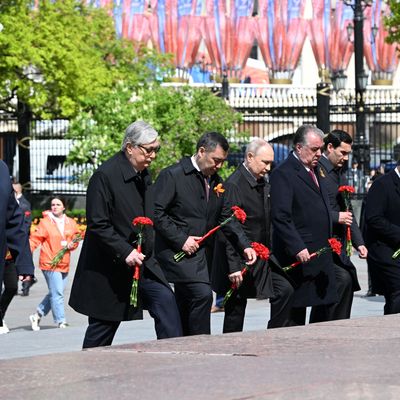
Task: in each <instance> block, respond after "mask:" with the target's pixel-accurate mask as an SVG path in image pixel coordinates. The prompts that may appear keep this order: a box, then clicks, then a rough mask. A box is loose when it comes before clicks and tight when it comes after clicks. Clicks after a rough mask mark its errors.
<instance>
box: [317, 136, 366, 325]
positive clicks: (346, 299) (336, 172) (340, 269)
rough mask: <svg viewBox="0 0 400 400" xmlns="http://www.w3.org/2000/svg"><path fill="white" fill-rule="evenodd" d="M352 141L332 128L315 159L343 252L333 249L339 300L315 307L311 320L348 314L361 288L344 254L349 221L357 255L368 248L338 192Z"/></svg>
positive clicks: (361, 254) (341, 316) (342, 182)
mask: <svg viewBox="0 0 400 400" xmlns="http://www.w3.org/2000/svg"><path fill="white" fill-rule="evenodd" d="M352 143H353V139H352V138H351V136H350V135H349V134H348V133H346V132H344V131H342V130H334V131H332V132H331V133H329V134H328V135H327V136H325V138H324V152H323V154H322V157H321V158H320V159H319V163H318V174H319V182H320V184H321V185H322V186H325V187H326V189H327V191H328V194H329V199H330V204H331V218H332V222H333V235H334V236H335V237H337V238H339V239H340V241H341V242H342V252H341V254H340V256H339V255H337V254H336V253H333V262H334V264H335V275H336V284H337V289H338V297H339V301H338V302H337V303H335V304H332V305H329V306H317V307H314V308H313V316H312V319H313V321H314V322H317V321H332V320H337V319H348V318H350V314H351V306H352V304H353V293H354V292H355V291H358V290H360V289H361V287H360V284H359V283H358V278H357V270H356V268H355V266H354V265H353V263H352V262H351V260H350V257H348V255H347V254H346V229H347V226H348V225H350V230H351V239H352V243H353V246H354V247H355V248H356V249H357V251H358V253H359V256H360V258H367V254H368V251H367V248H366V247H365V245H364V239H363V237H362V234H361V231H360V228H359V227H358V224H357V221H356V220H355V219H354V218H353V214H352V209H350V211H346V204H345V200H344V198H343V195H342V194H341V193H340V192H339V187H340V186H347V185H348V182H347V178H346V174H345V172H344V171H343V165H344V164H345V163H346V162H347V161H348V159H349V154H350V153H351V145H352Z"/></svg>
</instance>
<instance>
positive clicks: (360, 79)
mask: <svg viewBox="0 0 400 400" xmlns="http://www.w3.org/2000/svg"><path fill="white" fill-rule="evenodd" d="M368 77H369V75H368V74H367V72H365V71H362V73H361V74H359V75H358V76H357V83H358V87H359V88H360V90H362V91H364V90H366V89H367V85H368Z"/></svg>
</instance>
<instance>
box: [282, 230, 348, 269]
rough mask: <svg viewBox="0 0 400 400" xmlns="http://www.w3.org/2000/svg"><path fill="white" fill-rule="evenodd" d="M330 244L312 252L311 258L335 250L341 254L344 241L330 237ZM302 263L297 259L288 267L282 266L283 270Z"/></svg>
mask: <svg viewBox="0 0 400 400" xmlns="http://www.w3.org/2000/svg"><path fill="white" fill-rule="evenodd" d="M328 242H329V246H327V247H322V248H321V249H319V250H317V251H315V252H314V253H311V254H310V257H311V258H315V257H319V256H320V255H321V254H323V253H326V252H327V251H333V252H335V253H336V254H338V255H340V252H341V251H342V243H340V242H339V240H337V239H335V238H330V239H328ZM300 264H302V262H301V261H296V262H294V263H293V264H290V265H288V266H287V267H284V268H282V270H283V271H285V272H287V271H289V270H291V269H292V268H294V267H297V266H298V265H300Z"/></svg>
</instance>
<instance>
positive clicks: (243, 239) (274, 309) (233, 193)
mask: <svg viewBox="0 0 400 400" xmlns="http://www.w3.org/2000/svg"><path fill="white" fill-rule="evenodd" d="M273 161H274V150H273V148H272V146H271V145H269V144H268V143H267V142H266V141H265V140H263V139H255V140H253V141H252V142H250V143H249V145H248V146H247V148H246V151H245V160H244V163H243V164H242V165H240V166H239V168H238V169H237V170H236V171H235V172H234V173H233V174H232V175H231V176H230V177H229V178H228V179H227V181H226V183H225V193H224V194H223V208H222V213H221V220H224V219H225V218H227V217H229V216H230V215H231V214H232V210H231V208H232V206H235V205H236V206H239V207H241V208H242V209H243V210H244V211H245V212H246V214H247V218H246V221H245V223H244V224H243V225H242V224H240V223H239V222H238V221H237V220H233V221H232V222H231V223H229V224H227V225H225V226H224V227H223V228H222V229H223V232H221V233H220V234H219V237H218V241H217V243H216V248H215V253H214V262H213V268H212V278H213V279H212V284H213V289H214V291H215V292H217V293H226V292H227V291H228V290H229V288H230V287H231V285H232V283H234V284H235V285H236V286H237V287H238V289H236V290H235V291H234V293H233V294H232V295H231V297H230V298H229V300H228V301H227V302H226V304H225V318H224V326H223V332H224V333H228V332H239V331H242V330H243V323H244V317H245V311H246V305H247V299H248V298H254V297H257V298H258V299H267V298H270V302H271V319H270V321H269V323H268V328H278V327H282V326H288V325H289V323H290V311H291V308H292V298H293V292H294V290H293V287H292V286H291V284H290V283H289V282H288V280H287V279H286V278H285V277H284V276H283V274H279V273H277V272H275V271H274V270H271V266H270V263H268V262H266V261H264V260H262V259H258V260H257V262H256V263H255V264H253V265H250V266H249V270H248V272H247V273H246V275H245V276H242V273H241V270H242V269H243V267H244V265H245V262H246V261H247V262H248V264H249V263H250V264H252V262H253V257H254V256H255V255H253V254H251V252H250V250H253V249H251V243H252V242H258V243H261V244H263V245H264V246H267V247H268V248H269V249H270V201H269V191H270V185H269V183H268V182H267V181H266V179H265V176H266V174H267V173H268V172H269V171H270V169H271V164H272V162H273ZM253 251H254V250H253ZM246 252H247V253H246ZM243 255H244V257H243ZM254 261H255V260H254Z"/></svg>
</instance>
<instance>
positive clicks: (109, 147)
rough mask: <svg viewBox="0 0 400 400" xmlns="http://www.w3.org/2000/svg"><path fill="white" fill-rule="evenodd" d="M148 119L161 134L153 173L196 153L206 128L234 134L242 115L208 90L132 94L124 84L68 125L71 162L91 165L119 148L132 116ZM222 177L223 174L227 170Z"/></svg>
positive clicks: (152, 90) (160, 88) (161, 89)
mask: <svg viewBox="0 0 400 400" xmlns="http://www.w3.org/2000/svg"><path fill="white" fill-rule="evenodd" d="M139 119H141V120H144V121H146V122H148V123H150V124H151V125H152V126H153V127H154V128H155V129H156V130H157V131H158V132H159V134H160V138H161V145H162V149H161V151H160V153H159V154H158V156H157V159H156V160H155V162H154V163H153V164H152V170H153V173H155V174H157V173H158V172H159V171H160V170H161V169H162V168H164V167H166V166H167V165H170V164H171V163H173V162H175V161H177V160H179V159H180V158H181V157H182V156H184V155H191V154H193V153H194V152H195V145H196V142H197V140H198V139H199V137H200V136H201V135H202V134H203V133H204V132H207V131H218V132H221V133H223V134H225V135H227V136H228V137H229V136H230V135H233V133H234V128H235V126H236V124H237V122H239V121H240V119H241V115H240V114H239V113H236V112H235V111H233V110H232V109H231V107H229V106H228V105H227V104H226V102H225V101H224V100H222V99H221V98H220V97H217V96H215V95H214V94H213V93H211V92H210V91H209V90H208V89H198V88H190V87H188V86H185V87H182V88H180V89H179V90H177V89H175V88H173V87H164V86H154V87H151V88H148V89H142V90H140V92H139V93H137V94H136V95H135V96H134V97H132V94H131V92H130V90H129V89H127V88H126V87H123V86H121V87H119V88H118V90H114V91H112V92H110V93H107V94H103V95H102V96H99V97H98V98H97V99H96V101H95V103H93V104H92V108H91V111H90V112H86V113H82V114H81V115H80V116H79V117H78V118H77V119H75V120H74V121H73V123H72V125H71V129H70V133H69V135H70V137H71V138H74V139H76V142H75V143H76V144H75V146H74V148H73V149H72V151H71V152H70V154H69V157H68V160H69V162H70V163H76V164H85V163H90V164H91V166H92V168H95V167H96V166H98V165H99V164H100V163H101V162H103V161H104V160H106V159H107V158H109V157H110V156H111V155H112V154H114V153H115V152H116V151H118V150H119V149H120V146H121V142H122V138H123V135H124V133H125V129H126V127H127V126H128V125H129V124H131V123H132V122H134V121H136V120H139ZM225 175H226V173H225Z"/></svg>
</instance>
